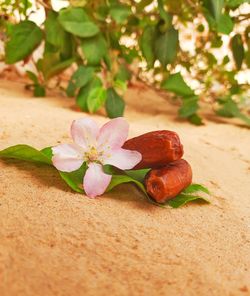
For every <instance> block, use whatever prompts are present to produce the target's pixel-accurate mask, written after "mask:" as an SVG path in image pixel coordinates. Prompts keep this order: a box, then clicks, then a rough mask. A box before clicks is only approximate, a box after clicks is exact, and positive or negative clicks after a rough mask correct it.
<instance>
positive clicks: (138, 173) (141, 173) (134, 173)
mask: <svg viewBox="0 0 250 296" xmlns="http://www.w3.org/2000/svg"><path fill="white" fill-rule="evenodd" d="M149 171H150V169H141V170H128V171H125V173H126V175H128V176H129V177H131V178H133V179H135V180H137V181H138V182H141V183H144V179H145V176H146V175H147V173H148V172H149Z"/></svg>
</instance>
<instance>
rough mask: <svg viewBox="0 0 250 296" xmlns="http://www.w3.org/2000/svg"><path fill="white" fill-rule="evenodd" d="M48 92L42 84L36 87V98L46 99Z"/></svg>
mask: <svg viewBox="0 0 250 296" xmlns="http://www.w3.org/2000/svg"><path fill="white" fill-rule="evenodd" d="M45 95H46V90H45V87H44V86H42V85H40V84H35V85H34V97H45Z"/></svg>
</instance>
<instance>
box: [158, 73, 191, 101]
mask: <svg viewBox="0 0 250 296" xmlns="http://www.w3.org/2000/svg"><path fill="white" fill-rule="evenodd" d="M161 86H162V88H163V89H167V90H169V91H171V92H174V93H175V94H177V95H179V96H194V91H193V90H192V89H191V88H190V87H189V86H188V85H187V84H186V82H185V81H184V79H183V77H182V75H181V73H180V72H178V73H175V74H172V75H170V76H169V77H168V79H167V80H165V81H163V82H162V85H161Z"/></svg>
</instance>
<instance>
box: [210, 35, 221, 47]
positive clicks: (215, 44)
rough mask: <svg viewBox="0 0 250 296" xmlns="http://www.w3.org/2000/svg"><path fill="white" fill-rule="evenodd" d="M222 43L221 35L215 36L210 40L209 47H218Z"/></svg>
mask: <svg viewBox="0 0 250 296" xmlns="http://www.w3.org/2000/svg"><path fill="white" fill-rule="evenodd" d="M222 45H223V41H222V38H221V36H216V38H215V39H213V40H212V42H211V47H213V48H219V47H221V46H222Z"/></svg>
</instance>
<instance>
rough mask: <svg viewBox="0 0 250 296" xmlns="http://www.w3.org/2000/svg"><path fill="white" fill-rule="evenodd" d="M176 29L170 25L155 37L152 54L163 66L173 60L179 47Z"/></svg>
mask: <svg viewBox="0 0 250 296" xmlns="http://www.w3.org/2000/svg"><path fill="white" fill-rule="evenodd" d="M178 35H179V34H178V31H177V30H175V28H174V27H173V26H172V27H170V28H169V29H168V30H167V31H166V32H165V33H160V32H158V34H157V35H156V37H155V42H154V54H155V58H156V59H158V60H159V61H160V62H161V64H162V66H163V67H166V65H167V64H171V63H173V62H174V60H175V58H176V55H177V50H178V47H179V37H178Z"/></svg>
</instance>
